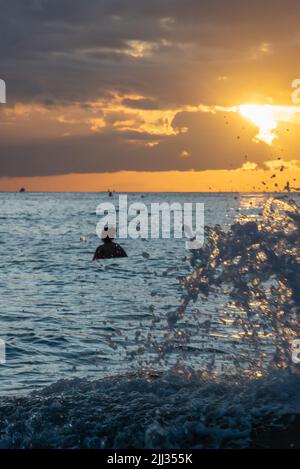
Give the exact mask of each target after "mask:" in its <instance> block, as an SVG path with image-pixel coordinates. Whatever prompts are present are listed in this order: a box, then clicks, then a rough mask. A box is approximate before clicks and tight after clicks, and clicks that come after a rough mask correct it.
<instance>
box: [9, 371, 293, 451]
mask: <svg viewBox="0 0 300 469" xmlns="http://www.w3.org/2000/svg"><path fill="white" fill-rule="evenodd" d="M0 422H1V425H0V428H1V430H0V447H1V448H108V449H110V448H118V449H120V448H190V449H194V448H245V447H274V445H275V447H300V440H299V425H300V377H299V375H291V374H289V373H287V372H280V373H277V374H273V375H269V376H268V377H264V378H260V379H255V380H250V381H249V380H245V381H243V382H239V383H237V382H230V380H229V381H228V380H226V381H220V382H213V381H211V380H208V381H205V380H204V381H203V380H201V379H199V376H196V377H195V376H194V375H193V374H192V373H191V374H189V373H188V371H187V370H184V371H182V372H180V371H179V370H177V371H176V372H168V373H165V374H162V375H157V374H156V373H151V372H149V371H148V372H144V373H141V374H139V375H135V376H123V377H118V378H117V377H116V378H107V379H102V380H98V381H87V380H86V379H75V380H72V381H67V380H62V381H59V382H57V383H55V384H53V385H51V386H49V387H47V388H45V389H44V390H43V391H39V392H36V393H33V394H31V395H29V396H27V397H22V398H7V399H5V400H4V401H3V402H2V405H1V409H0Z"/></svg>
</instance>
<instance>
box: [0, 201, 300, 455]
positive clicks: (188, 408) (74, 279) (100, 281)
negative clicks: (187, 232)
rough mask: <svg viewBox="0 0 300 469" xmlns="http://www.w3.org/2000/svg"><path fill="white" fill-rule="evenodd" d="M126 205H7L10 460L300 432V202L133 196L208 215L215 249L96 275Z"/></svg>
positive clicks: (1, 332) (1, 443) (3, 370)
mask: <svg viewBox="0 0 300 469" xmlns="http://www.w3.org/2000/svg"><path fill="white" fill-rule="evenodd" d="M114 201H115V202H116V203H117V201H118V194H113V197H110V198H109V197H108V195H107V194H106V193H98V194H97V193H64V194H63V193H1V194H0V203H1V212H0V218H1V225H0V253H1V270H0V326H1V327H0V339H1V340H2V341H4V343H5V348H6V363H5V364H2V365H0V374H1V386H0V393H1V402H2V404H1V405H0V447H2V448H10V447H13V448H16V447H18V448H19V447H21V448H28V447H52V448H55V447H66V448H70V447H71V448H77V447H84V448H86V447H87V448H127V447H138V448H142V447H147V448H157V447H159V448H179V447H185V448H220V447H221V448H224V447H225V448H235V447H251V446H255V447H257V446H263V447H268V446H270V445H271V444H272V443H270V441H274V434H273V433H274V432H275V433H276V431H279V430H280V431H282V429H285V428H290V426H291V425H292V424H293V425H295V422H299V420H298V417H299V412H300V397H299V396H300V394H299V390H300V378H299V373H298V370H299V369H300V364H299V365H298V364H296V363H294V362H293V360H292V344H293V341H294V340H297V338H298V339H300V332H299V305H300V300H299V285H300V270H299V259H300V249H299V226H300V220H299V208H298V207H299V203H300V195H299V194H294V193H293V194H285V195H283V194H262V193H259V194H258V193H257V194H247V193H243V194H237V193H228V194H224V193H147V194H146V193H145V194H140V193H132V194H129V195H128V203H134V202H143V203H144V204H146V205H147V206H148V205H150V204H151V203H152V202H159V203H161V202H168V203H173V202H179V203H181V204H183V203H187V202H192V203H196V202H199V203H203V204H204V217H205V219H204V221H205V225H206V228H205V244H204V248H203V249H202V250H200V251H199V250H196V251H188V250H187V249H186V246H185V240H184V239H172V238H171V239H162V238H160V239H143V238H139V239H130V238H128V239H124V240H119V241H118V242H120V244H121V245H122V247H123V248H124V249H125V251H126V252H127V254H128V258H124V259H109V260H99V261H95V262H92V257H93V254H94V251H95V249H96V247H97V246H98V245H99V244H100V240H99V238H98V237H97V235H96V225H97V222H98V221H99V217H98V216H97V215H96V207H97V206H98V204H99V203H101V202H114ZM278 429H279V430H278ZM268 432H271V435H273V436H272V438H271V437H269V436H268V435H269V433H268ZM294 433H295V432H294ZM294 433H293V432H291V431H289V432H287V433H286V434H287V435H288V438H287V441H286V442H285V440H284V439H282V438H281V440H280V441H281V444H283V441H284V444H286V445H287V446H288V445H297V444H299V446H300V443H299V441H298V440H297V441H294ZM261 434H262V435H263V437H261V438H259V435H261ZM297 434H299V432H298V433H297Z"/></svg>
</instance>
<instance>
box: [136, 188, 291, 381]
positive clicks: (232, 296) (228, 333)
mask: <svg viewBox="0 0 300 469" xmlns="http://www.w3.org/2000/svg"><path fill="white" fill-rule="evenodd" d="M299 228H300V214H299V208H298V206H297V204H296V203H295V202H294V201H293V200H290V199H288V198H287V197H286V196H283V197H279V198H270V199H269V200H268V201H267V203H266V204H265V206H264V209H263V211H262V213H261V214H260V215H258V216H257V217H256V220H255V221H254V220H253V218H250V219H248V218H247V217H246V216H239V217H238V218H237V220H236V222H235V223H234V224H233V225H231V227H230V229H228V230H224V229H223V228H222V227H221V226H219V225H216V226H214V227H206V228H205V231H206V242H205V245H204V247H203V248H201V249H199V250H193V251H191V258H190V263H191V267H192V272H191V273H190V274H189V275H187V276H186V277H184V278H182V279H181V287H182V301H181V304H180V305H179V306H178V308H177V309H175V310H171V311H169V312H168V313H167V314H166V315H165V316H161V315H159V314H155V311H153V309H152V310H151V308H150V312H151V314H152V316H153V318H152V324H151V327H150V332H149V331H148V332H147V333H146V334H145V333H143V332H142V331H141V330H139V331H137V332H136V335H135V341H134V342H135V343H134V344H132V343H131V344H129V343H127V345H128V350H127V356H128V357H129V358H130V359H131V360H133V361H134V360H136V364H137V365H138V366H139V367H140V366H153V365H155V366H161V367H164V365H165V366H170V364H171V365H172V366H174V367H183V366H188V367H189V368H191V369H193V371H194V372H199V373H201V374H203V373H209V374H210V375H214V376H215V377H216V376H218V375H221V374H224V373H227V374H228V373H230V374H236V375H240V376H241V375H245V374H246V375H248V376H262V375H264V374H266V373H267V372H269V371H270V370H271V369H272V370H273V369H281V368H288V369H290V370H293V371H295V367H294V366H293V364H292V360H291V347H292V341H293V339H295V338H297V337H300V324H299V313H300V309H299V305H300V269H299V264H300V243H299V239H300V238H299ZM212 298H213V301H210V300H211V299H212ZM211 304H214V305H215V309H214V310H212V309H211Z"/></svg>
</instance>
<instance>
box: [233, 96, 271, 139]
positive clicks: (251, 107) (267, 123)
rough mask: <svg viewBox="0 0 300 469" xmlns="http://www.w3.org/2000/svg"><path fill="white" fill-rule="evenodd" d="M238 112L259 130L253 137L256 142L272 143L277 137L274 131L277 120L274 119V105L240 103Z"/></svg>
mask: <svg viewBox="0 0 300 469" xmlns="http://www.w3.org/2000/svg"><path fill="white" fill-rule="evenodd" d="M239 112H240V113H241V115H242V116H244V117H246V119H249V120H250V121H251V122H253V123H254V124H255V125H256V126H257V127H258V128H259V132H258V134H257V135H256V137H255V141H256V142H258V141H261V142H265V143H267V144H268V145H272V143H273V141H274V140H275V139H276V138H278V136H277V135H276V133H275V131H276V129H277V125H278V122H277V120H276V115H275V112H274V106H271V105H259V104H242V105H241V106H239Z"/></svg>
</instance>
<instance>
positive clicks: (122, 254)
mask: <svg viewBox="0 0 300 469" xmlns="http://www.w3.org/2000/svg"><path fill="white" fill-rule="evenodd" d="M114 245H115V250H116V252H117V253H118V255H119V256H120V257H128V256H127V254H126V252H125V251H124V249H123V248H122V246H120V244H118V243H114Z"/></svg>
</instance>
